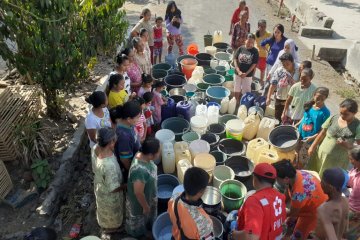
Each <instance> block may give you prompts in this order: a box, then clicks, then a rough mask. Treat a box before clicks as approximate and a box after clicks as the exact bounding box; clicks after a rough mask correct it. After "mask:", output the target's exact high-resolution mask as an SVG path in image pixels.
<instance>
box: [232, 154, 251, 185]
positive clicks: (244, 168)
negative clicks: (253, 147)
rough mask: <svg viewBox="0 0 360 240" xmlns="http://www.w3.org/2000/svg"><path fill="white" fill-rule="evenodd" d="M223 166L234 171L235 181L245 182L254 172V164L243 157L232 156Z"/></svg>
mask: <svg viewBox="0 0 360 240" xmlns="http://www.w3.org/2000/svg"><path fill="white" fill-rule="evenodd" d="M225 166H228V167H230V168H231V169H232V170H234V173H235V179H236V180H238V181H240V182H245V181H246V180H247V179H248V178H249V177H250V176H251V174H252V173H253V171H254V163H253V162H252V161H251V160H249V159H248V158H246V157H243V156H233V157H230V158H228V159H227V160H226V161H225Z"/></svg>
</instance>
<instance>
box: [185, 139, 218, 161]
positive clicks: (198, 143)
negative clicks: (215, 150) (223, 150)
mask: <svg viewBox="0 0 360 240" xmlns="http://www.w3.org/2000/svg"><path fill="white" fill-rule="evenodd" d="M189 149H190V153H191V157H192V159H194V158H195V157H196V155H197V154H199V153H209V152H210V144H209V143H208V142H207V141H205V140H201V139H199V140H195V141H192V142H191V143H190V145H189ZM215 162H216V161H215Z"/></svg>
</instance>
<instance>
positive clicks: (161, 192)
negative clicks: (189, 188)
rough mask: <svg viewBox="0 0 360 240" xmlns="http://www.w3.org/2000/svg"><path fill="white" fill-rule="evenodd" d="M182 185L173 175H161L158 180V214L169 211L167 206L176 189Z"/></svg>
mask: <svg viewBox="0 0 360 240" xmlns="http://www.w3.org/2000/svg"><path fill="white" fill-rule="evenodd" d="M179 185H180V182H179V179H178V178H177V177H175V176H174V175H171V174H160V175H159V176H158V179H157V197H158V214H160V213H163V212H166V211H167V204H168V202H169V200H170V198H171V196H172V192H173V191H174V189H175V188H176V187H177V186H179Z"/></svg>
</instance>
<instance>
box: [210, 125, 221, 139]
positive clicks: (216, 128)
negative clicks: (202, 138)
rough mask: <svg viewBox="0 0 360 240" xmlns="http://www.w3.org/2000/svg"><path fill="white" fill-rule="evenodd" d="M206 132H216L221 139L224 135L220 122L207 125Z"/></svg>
mask: <svg viewBox="0 0 360 240" xmlns="http://www.w3.org/2000/svg"><path fill="white" fill-rule="evenodd" d="M207 132H209V133H213V134H216V135H218V136H219V138H220V139H222V138H224V137H225V126H224V125H223V124H220V123H213V124H210V125H209V126H208V128H207Z"/></svg>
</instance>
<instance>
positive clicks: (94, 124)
mask: <svg viewBox="0 0 360 240" xmlns="http://www.w3.org/2000/svg"><path fill="white" fill-rule="evenodd" d="M85 101H86V102H87V103H89V104H91V105H92V108H91V109H90V111H89V113H88V114H87V115H86V118H85V128H86V132H87V134H88V137H89V141H90V147H91V148H92V147H93V146H94V145H95V143H96V130H98V129H100V128H103V127H111V121H110V113H109V110H108V109H107V108H106V106H107V104H108V101H107V97H106V94H105V93H104V92H102V91H95V92H93V93H92V94H91V95H90V96H89V97H88V98H86V99H85Z"/></svg>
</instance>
